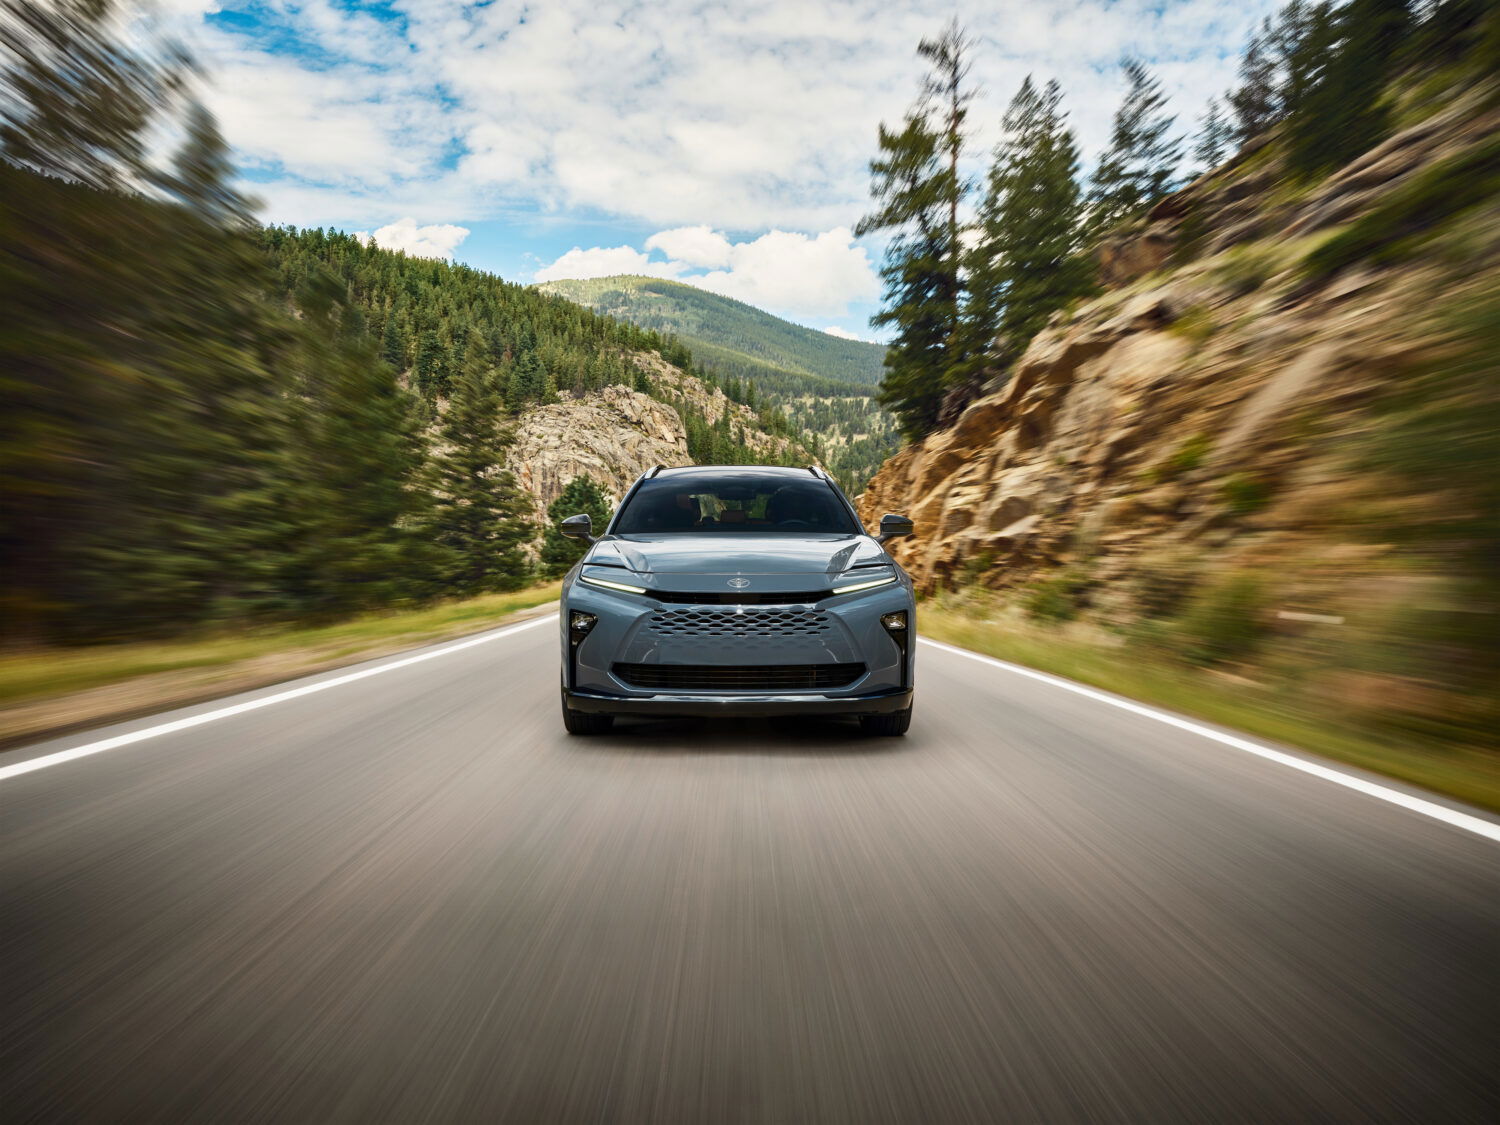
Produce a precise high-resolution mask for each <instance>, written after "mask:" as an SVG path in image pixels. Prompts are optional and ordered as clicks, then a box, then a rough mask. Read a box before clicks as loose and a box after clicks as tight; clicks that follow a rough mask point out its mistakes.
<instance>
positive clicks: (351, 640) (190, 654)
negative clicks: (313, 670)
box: [0, 582, 561, 706]
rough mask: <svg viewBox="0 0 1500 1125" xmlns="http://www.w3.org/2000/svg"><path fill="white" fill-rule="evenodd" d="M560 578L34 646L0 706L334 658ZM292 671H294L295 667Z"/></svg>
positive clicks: (465, 625)
mask: <svg viewBox="0 0 1500 1125" xmlns="http://www.w3.org/2000/svg"><path fill="white" fill-rule="evenodd" d="M560 589H561V583H557V582H552V583H548V584H547V585H545V586H534V587H532V588H530V589H527V590H517V591H515V592H513V593H506V594H486V595H483V596H481V597H477V598H467V599H464V600H462V601H451V602H442V603H439V604H437V605H431V606H426V607H424V608H422V609H413V610H404V611H398V612H390V613H372V614H366V615H365V616H362V617H355V618H351V619H350V620H348V621H341V622H338V623H337V624H332V625H318V626H285V627H279V628H265V629H257V630H246V631H239V632H233V633H228V632H225V633H218V634H211V635H207V636H200V637H193V638H181V639H175V640H166V641H151V642H137V643H132V644H117V645H92V646H87V647H78V648H35V649H25V650H19V651H12V652H6V653H4V654H3V655H0V706H14V705H16V704H20V703H29V702H34V701H37V700H43V699H48V698H51V697H54V696H59V695H66V694H69V693H72V692H79V691H86V690H88V689H89V688H97V687H103V686H106V685H109V684H117V683H121V682H123V681H127V680H132V679H136V678H139V677H143V676H150V675H155V674H159V673H165V672H181V671H190V670H195V669H201V670H208V669H214V668H223V669H224V670H225V671H226V672H230V671H232V670H233V669H234V668H235V667H236V666H241V665H244V664H246V663H247V662H250V661H254V660H258V659H261V658H265V657H271V656H279V657H285V658H289V659H291V660H295V658H296V657H297V656H298V655H299V654H305V655H307V656H308V657H309V658H310V659H316V660H318V661H336V660H341V659H343V658H346V657H350V656H355V655H358V654H360V653H362V652H368V651H372V650H376V649H390V648H392V647H399V646H402V645H406V644H417V643H420V642H422V641H427V640H435V639H440V638H442V637H448V636H453V635H455V634H458V633H464V632H476V631H478V630H480V629H482V628H484V627H485V625H487V624H489V623H491V622H494V621H497V620H499V619H500V618H502V617H505V616H506V615H507V614H510V613H515V612H516V611H518V610H522V609H529V608H531V607H533V606H538V605H542V604H543V603H545V602H549V601H553V600H554V599H556V598H557V596H558V592H559V590H560ZM293 674H295V672H293Z"/></svg>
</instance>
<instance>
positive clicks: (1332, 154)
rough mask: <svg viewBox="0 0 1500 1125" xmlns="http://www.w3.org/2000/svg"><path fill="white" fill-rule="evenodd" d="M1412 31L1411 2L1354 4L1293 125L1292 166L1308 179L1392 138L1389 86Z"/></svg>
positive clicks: (1359, 0) (1343, 15)
mask: <svg viewBox="0 0 1500 1125" xmlns="http://www.w3.org/2000/svg"><path fill="white" fill-rule="evenodd" d="M1411 26H1412V13H1411V4H1410V0H1351V2H1350V3H1349V4H1348V5H1347V6H1345V7H1344V8H1343V9H1341V10H1340V11H1339V12H1338V14H1337V17H1336V20H1335V23H1334V24H1333V26H1332V29H1331V35H1330V37H1331V38H1333V39H1334V40H1336V46H1335V47H1334V49H1333V50H1332V51H1331V52H1328V54H1327V59H1328V61H1327V64H1326V65H1325V66H1324V67H1323V68H1322V71H1321V73H1320V74H1318V75H1316V77H1314V78H1312V79H1310V80H1309V82H1308V85H1309V89H1307V91H1306V93H1305V95H1304V96H1303V97H1302V104H1301V106H1300V107H1299V112H1298V113H1297V115H1296V117H1295V119H1294V120H1293V121H1292V123H1291V127H1290V135H1291V164H1292V167H1294V168H1295V169H1297V170H1298V171H1299V172H1301V173H1302V174H1304V175H1307V176H1313V175H1318V174H1321V173H1324V172H1327V171H1330V170H1332V169H1334V168H1338V167H1340V166H1342V165H1344V164H1346V163H1348V162H1349V161H1350V160H1352V159H1354V158H1355V157H1356V156H1359V155H1360V154H1361V153H1363V152H1366V151H1368V150H1369V149H1371V148H1373V147H1374V146H1375V145H1376V144H1378V143H1379V142H1380V141H1381V140H1382V139H1384V138H1385V136H1386V135H1387V134H1388V133H1389V132H1390V110H1389V107H1388V106H1387V104H1386V102H1385V100H1384V99H1385V91H1386V85H1387V83H1388V82H1389V81H1390V79H1391V76H1392V74H1393V73H1394V71H1395V64H1396V59H1397V55H1398V52H1399V51H1400V49H1401V45H1402V43H1403V42H1404V40H1405V39H1406V37H1407V35H1408V34H1409V32H1410V30H1411Z"/></svg>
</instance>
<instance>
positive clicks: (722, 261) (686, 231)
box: [646, 226, 734, 269]
mask: <svg viewBox="0 0 1500 1125" xmlns="http://www.w3.org/2000/svg"><path fill="white" fill-rule="evenodd" d="M646 249H647V250H660V251H661V252H662V253H663V254H665V255H666V256H667V257H668V258H676V259H677V260H678V261H680V262H686V263H687V264H688V265H690V266H700V267H702V268H704V269H713V268H715V267H719V266H727V265H729V264H730V262H731V261H733V260H734V247H733V246H732V245H731V244H730V242H729V239H727V238H725V237H724V236H723V235H722V234H720V233H719V232H718V231H716V230H711V229H709V228H708V227H704V226H698V227H678V228H677V229H676V230H664V231H658V232H657V233H656V234H653V235H652V236H651V237H650V238H648V239H646Z"/></svg>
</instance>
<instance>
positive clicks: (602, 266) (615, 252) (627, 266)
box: [535, 246, 684, 281]
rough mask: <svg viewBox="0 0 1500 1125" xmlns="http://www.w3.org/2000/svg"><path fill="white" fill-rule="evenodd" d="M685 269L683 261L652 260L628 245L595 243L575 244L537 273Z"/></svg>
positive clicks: (557, 276)
mask: <svg viewBox="0 0 1500 1125" xmlns="http://www.w3.org/2000/svg"><path fill="white" fill-rule="evenodd" d="M683 269H684V266H683V264H682V263H681V262H653V261H652V260H651V256H650V255H649V254H643V253H641V252H640V251H639V250H633V249H631V248H630V247H629V246H594V247H592V248H590V249H588V250H580V249H579V248H578V247H577V246H575V247H573V249H571V250H569V251H568V252H567V253H566V254H564V255H563V256H562V257H560V258H558V259H557V261H555V262H553V263H552V264H551V265H550V266H543V267H542V268H541V269H539V270H537V271H536V275H535V276H536V280H537V281H558V280H561V279H564V278H580V279H581V278H588V277H614V276H615V275H616V274H622V273H631V274H641V275H644V276H646V277H676V276H677V275H678V274H679V273H681V272H682V270H683Z"/></svg>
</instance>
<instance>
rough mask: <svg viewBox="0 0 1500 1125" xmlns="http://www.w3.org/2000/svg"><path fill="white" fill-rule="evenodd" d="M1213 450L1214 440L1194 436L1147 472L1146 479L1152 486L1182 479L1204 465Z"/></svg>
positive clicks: (1203, 435)
mask: <svg viewBox="0 0 1500 1125" xmlns="http://www.w3.org/2000/svg"><path fill="white" fill-rule="evenodd" d="M1212 448H1213V438H1211V437H1209V436H1208V435H1207V434H1204V433H1197V434H1193V435H1191V436H1190V437H1186V438H1183V439H1182V442H1181V443H1180V444H1179V445H1178V446H1177V448H1176V449H1174V450H1173V451H1172V452H1171V453H1169V454H1168V455H1167V456H1166V457H1164V458H1163V459H1162V460H1161V461H1160V462H1158V463H1157V464H1155V465H1152V466H1151V467H1150V468H1149V469H1147V470H1146V471H1145V474H1144V476H1145V479H1146V480H1148V481H1149V482H1151V483H1152V484H1160V483H1161V482H1162V481H1167V480H1171V479H1172V478H1174V477H1180V476H1181V475H1182V474H1183V473H1190V472H1192V471H1193V470H1194V469H1196V468H1198V467H1199V466H1200V465H1202V464H1203V459H1204V458H1205V457H1207V456H1208V451H1209V450H1210V449H1212Z"/></svg>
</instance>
